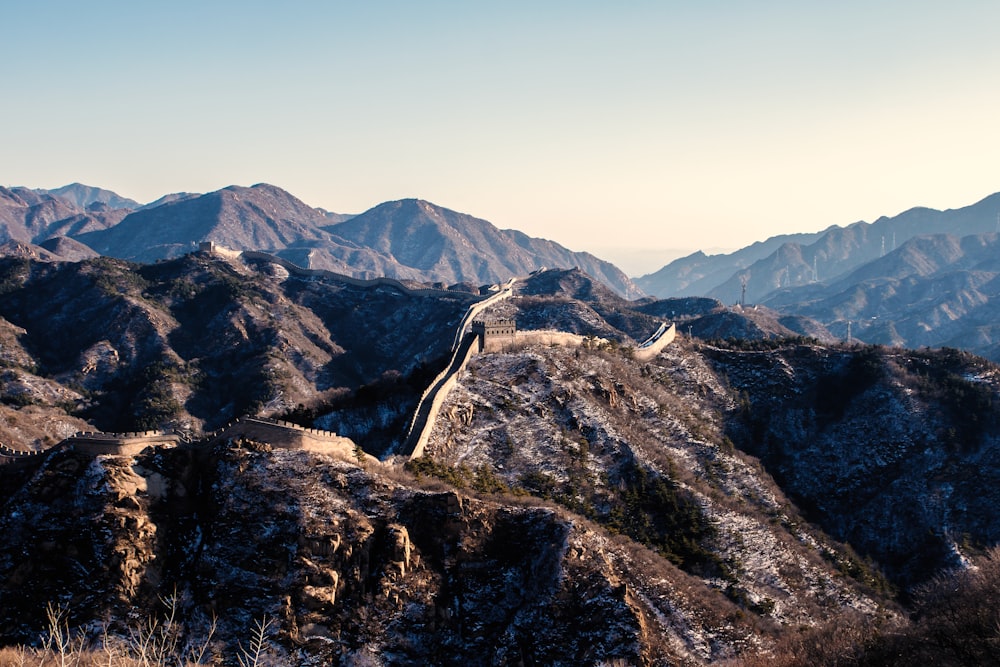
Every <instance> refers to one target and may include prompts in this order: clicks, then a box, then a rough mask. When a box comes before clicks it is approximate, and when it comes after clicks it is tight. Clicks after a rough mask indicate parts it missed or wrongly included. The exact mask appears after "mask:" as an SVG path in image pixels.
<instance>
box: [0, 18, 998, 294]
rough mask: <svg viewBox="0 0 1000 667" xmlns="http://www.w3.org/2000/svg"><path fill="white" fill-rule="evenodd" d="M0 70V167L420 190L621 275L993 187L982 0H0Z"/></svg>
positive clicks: (306, 194)
mask: <svg viewBox="0 0 1000 667" xmlns="http://www.w3.org/2000/svg"><path fill="white" fill-rule="evenodd" d="M0 62H2V63H3V65H4V67H3V71H4V82H3V84H2V88H0V90H2V93H0V94H2V103H0V122H2V126H3V129H4V140H3V142H2V144H0V184H3V185H8V186H12V185H26V186H30V187H45V188H52V187H57V186H60V185H65V184H66V183H69V182H73V181H80V182H83V183H86V184H88V185H97V186H101V187H105V188H108V189H111V190H114V191H116V192H118V193H119V194H122V195H124V196H128V197H132V198H133V199H137V200H139V201H150V200H152V199H155V198H157V197H159V196H160V195H162V194H166V193H168V192H176V191H191V192H207V191H211V190H215V189H218V188H220V187H224V186H226V185H230V184H239V185H251V184H253V183H258V182H268V183H273V184H275V185H278V186H280V187H283V188H285V189H286V190H288V191H290V192H291V193H292V194H294V195H296V196H298V197H299V198H301V199H302V200H304V201H305V202H306V203H308V204H311V205H313V206H320V207H323V208H326V209H329V210H333V211H338V212H360V211H362V210H365V209H367V208H370V207H371V206H374V205H375V204H377V203H379V202H382V201H386V200H390V199H399V198H403V197H420V198H423V199H428V200H430V201H432V202H435V203H437V204H440V205H442V206H446V207H448V208H452V209H456V210H459V211H462V212H466V213H471V214H473V215H476V216H478V217H481V218H485V219H487V220H490V221H491V222H493V223H494V224H496V225H497V226H499V227H503V228H516V229H520V230H522V231H524V232H526V233H528V234H531V235H533V236H542V237H546V238H551V239H553V240H555V241H558V242H560V243H562V244H563V245H566V246H568V247H570V248H572V249H574V250H588V251H590V252H593V253H595V254H597V255H599V256H601V257H605V258H608V259H611V260H613V261H617V262H618V263H620V265H622V266H623V268H625V269H626V270H627V271H629V272H630V273H632V274H633V275H635V274H638V273H640V272H645V271H649V270H653V269H655V268H658V267H659V266H660V265H662V264H664V263H666V260H667V259H669V258H670V256H672V255H676V254H677V253H676V252H672V251H675V250H677V249H682V250H692V249H698V248H702V249H706V250H708V249H713V248H735V247H738V246H742V245H745V244H747V243H750V242H752V241H754V240H759V239H763V238H765V237H767V236H771V235H774V234H778V233H786V232H795V231H813V230H817V229H821V228H824V227H827V226H829V225H831V224H842V225H843V224H849V223H851V222H854V221H856V220H862V219H863V220H873V219H875V218H877V217H878V216H880V215H894V214H896V213H899V212H900V211H902V210H904V209H907V208H910V207H911V206H916V205H925V206H932V207H935V208H954V207H959V206H963V205H966V204H971V203H973V202H974V201H977V200H978V199H980V198H982V197H985V196H986V195H988V194H991V193H993V192H995V191H998V190H1000V3H997V2H995V0H992V1H980V2H969V1H963V0H955V1H952V2H949V3H944V2H921V1H919V0H918V1H907V2H877V1H870V2H853V1H846V2H813V1H811V0H798V1H796V2H769V1H767V0H761V1H759V2H750V1H745V2H720V1H712V0H704V1H699V2H694V1H688V2H672V1H666V0H664V1H660V2H627V3H610V2H589V1H574V2H561V1H551V2H540V1H535V2H520V1H516V0H514V1H510V2H503V3H479V2H471V1H468V0H467V1H466V2H461V3H460V2H433V1H431V2H379V1H377V0H373V1H369V2H350V3H347V2H329V1H328V2H298V1H296V0H289V1H287V2H283V3H277V2H273V1H272V2H267V3H264V2H256V1H253V0H244V1H242V2H211V1H205V0H203V1H200V2H187V1H186V0H182V1H173V2H169V3H167V2H160V3H145V2H132V1H129V2H107V1H96V2H48V1H46V0H34V1H31V2H26V1H25V2H22V1H20V0H0ZM640 257H641V258H642V259H641V261H640V259H639V258H640ZM661 258H662V260H663V261H660V259H661Z"/></svg>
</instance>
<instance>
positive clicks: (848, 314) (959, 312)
mask: <svg viewBox="0 0 1000 667" xmlns="http://www.w3.org/2000/svg"><path fill="white" fill-rule="evenodd" d="M998 225H1000V194H994V195H991V196H989V197H987V198H985V199H983V200H981V201H979V202H978V203H976V204H973V205H971V206H967V207H964V208H960V209H956V210H948V211H936V210H932V209H927V208H915V209H911V210H909V211H906V212H904V213H901V214H900V215H898V216H895V217H892V218H880V219H878V220H877V221H875V222H874V223H870V224H869V223H863V222H859V223H855V224H853V225H850V226H848V227H831V228H830V229H827V230H825V231H824V232H820V233H817V234H807V235H799V236H794V237H775V238H773V239H769V240H768V241H766V242H762V243H758V244H754V245H752V246H749V247H747V248H744V249H742V250H739V251H737V252H734V253H731V254H729V255H716V256H711V257H709V256H705V255H702V254H698V253H696V254H694V255H691V256H689V257H685V258H682V259H678V260H676V261H674V262H672V263H671V264H669V265H667V266H666V267H664V268H663V269H661V270H660V271H657V272H656V273H653V274H650V275H647V276H643V277H641V278H637V279H636V284H637V285H638V286H639V287H641V288H642V289H643V290H645V291H646V292H648V293H651V294H656V295H658V296H660V297H667V296H681V295H684V296H687V295H704V296H711V297H715V298H718V299H722V300H725V301H726V302H728V303H739V302H741V301H742V302H743V303H744V305H745V304H748V303H753V304H761V305H763V306H767V307H770V308H773V309H775V310H777V311H779V312H781V313H783V314H785V315H801V316H805V317H808V318H812V319H814V320H816V321H818V322H820V323H821V324H823V325H824V326H825V327H826V328H827V329H828V330H829V331H830V332H831V333H832V334H833V335H834V336H837V337H838V338H841V339H844V340H846V339H856V340H862V341H865V342H869V343H878V344H885V345H896V346H903V347H920V346H925V345H926V346H933V347H942V346H943V347H957V348H962V349H967V350H970V351H973V352H975V353H977V354H981V355H984V356H987V357H989V358H991V359H995V360H996V359H1000V328H998V327H997V326H996V324H995V323H996V322H997V321H998V320H1000V300H998V297H1000V271H998V269H1000V262H998V261H997V259H996V258H997V257H998V250H1000V246H998V241H997V239H998V235H997V231H998Z"/></svg>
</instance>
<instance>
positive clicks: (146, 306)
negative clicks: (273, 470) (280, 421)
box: [0, 255, 474, 447]
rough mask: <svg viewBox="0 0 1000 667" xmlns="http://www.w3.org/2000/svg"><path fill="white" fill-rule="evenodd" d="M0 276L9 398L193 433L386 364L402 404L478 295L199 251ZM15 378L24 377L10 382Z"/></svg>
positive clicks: (382, 372)
mask: <svg viewBox="0 0 1000 667" xmlns="http://www.w3.org/2000/svg"><path fill="white" fill-rule="evenodd" d="M0 283H2V287H0V316H2V318H3V320H0V322H2V323H3V325H4V326H6V327H7V330H8V331H9V332H10V333H9V339H10V340H11V341H12V343H15V344H16V347H14V346H13V345H12V346H11V347H10V348H7V347H6V346H5V350H6V353H7V354H8V355H9V356H10V361H9V362H8V364H7V365H8V368H7V371H6V372H7V374H8V376H10V377H9V379H8V389H7V390H6V392H5V393H6V395H8V396H10V398H8V399H6V402H8V403H10V404H12V405H37V406H39V407H43V408H46V409H49V410H53V411H60V412H62V413H63V416H64V418H65V419H66V420H67V423H73V424H77V423H79V418H80V417H82V418H85V419H87V420H90V421H92V422H93V424H94V425H95V426H96V427H97V428H98V429H100V430H106V431H131V430H143V429H147V428H164V427H171V428H181V429H184V430H189V431H192V432H193V433H199V432H201V431H202V430H203V429H209V430H210V429H213V428H217V427H218V426H219V425H220V424H225V423H226V422H227V421H229V420H231V419H233V418H235V417H238V416H240V415H241V414H245V413H256V414H265V415H274V414H280V413H283V412H285V411H288V410H291V409H295V408H296V407H297V406H299V405H300V404H304V405H306V406H310V405H313V404H314V403H316V402H322V401H326V400H329V399H332V398H334V397H337V396H341V395H350V394H351V392H353V391H354V390H357V389H358V388H360V387H362V386H363V385H366V384H369V383H373V382H376V381H378V380H380V378H383V376H386V374H388V375H389V376H390V377H391V378H396V377H398V378H399V380H398V381H397V382H395V385H396V386H397V389H398V391H397V394H399V400H400V401H402V403H401V404H400V408H399V409H400V410H403V411H405V407H403V406H405V405H407V401H412V400H415V399H414V398H413V394H416V395H417V396H419V393H420V391H422V387H419V382H420V381H421V380H419V379H418V380H416V381H417V383H418V386H413V387H411V386H409V385H408V384H407V378H408V377H409V376H411V375H413V374H414V373H416V374H417V375H416V377H418V378H419V377H420V370H421V369H422V367H423V366H422V365H424V364H427V363H430V362H433V361H435V360H436V359H437V358H438V357H439V356H440V355H444V354H445V353H446V352H447V348H448V340H450V336H451V335H452V328H453V327H454V326H455V324H456V323H457V322H458V320H459V318H460V317H461V316H462V314H463V313H464V310H465V308H466V307H467V305H468V304H469V303H471V301H472V300H473V298H474V297H473V296H472V295H470V294H468V293H462V292H451V293H441V294H440V295H439V296H437V297H434V296H422V297H415V296H409V295H407V294H404V293H401V292H399V291H398V290H395V289H392V288H386V287H382V288H379V287H371V288H367V287H356V286H352V285H348V284H345V283H341V282H337V281H324V280H317V279H308V278H296V277H293V276H289V275H288V273H287V272H286V271H284V270H283V269H282V268H281V267H278V266H276V265H272V264H269V263H266V262H265V263H257V264H252V263H251V264H246V263H243V262H240V261H226V260H224V259H220V258H217V257H208V256H203V255H188V256H186V257H183V258H180V259H177V260H173V261H170V262H161V263H158V264H152V265H146V266H141V265H134V264H128V263H125V262H121V261H119V260H110V259H107V258H101V259H97V260H89V261H84V262H80V263H76V264H50V263H39V262H32V261H29V260H25V259H21V258H7V259H2V260H0ZM39 374H40V375H41V376H42V377H43V378H44V381H43V380H42V379H40V378H39V377H38V375H39ZM21 385H23V386H26V387H31V388H32V389H31V390H30V391H28V390H27V389H26V390H24V391H23V392H21V393H19V394H16V396H15V395H14V394H13V393H12V392H14V389H13V388H14V387H15V386H21ZM402 418H404V419H405V417H402ZM8 444H14V445H17V446H23V447H28V446H37V445H38V444H39V443H38V442H36V441H35V440H33V439H32V440H24V439H18V440H17V441H14V442H11V443H8Z"/></svg>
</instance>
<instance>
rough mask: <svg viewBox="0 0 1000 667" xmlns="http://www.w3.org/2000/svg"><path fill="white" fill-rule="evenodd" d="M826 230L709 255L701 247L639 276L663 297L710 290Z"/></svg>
mask: <svg viewBox="0 0 1000 667" xmlns="http://www.w3.org/2000/svg"><path fill="white" fill-rule="evenodd" d="M821 234H822V232H816V233H813V234H785V235H782V236H773V237H771V238H769V239H767V240H766V241H758V242H756V243H754V244H752V245H749V246H747V247H746V248H742V249H740V250H737V251H735V252H731V253H728V254H724V255H706V254H705V253H703V252H702V251H700V250H699V251H698V252H695V253H692V254H690V255H688V256H687V257H680V258H678V259H675V260H674V261H673V262H671V263H670V264H667V265H666V266H664V267H663V268H662V269H660V270H659V271H656V272H655V273H650V274H648V275H645V276H642V277H641V278H636V279H635V284H636V285H638V286H639V288H640V289H642V290H643V291H644V292H646V293H647V294H654V295H656V296H659V297H661V298H667V297H674V296H677V297H683V296H692V295H699V296H700V295H704V294H708V293H709V292H710V291H712V289H713V288H715V287H716V286H717V285H719V284H720V283H722V282H723V281H725V280H726V279H728V278H729V277H730V276H732V274H733V272H734V271H737V270H739V269H742V268H745V267H747V266H750V265H751V264H753V263H754V262H756V261H757V260H760V259H763V258H765V257H767V256H768V255H770V254H771V253H773V252H774V251H775V250H776V249H777V248H779V247H781V246H782V245H785V244H788V243H810V242H812V241H814V240H816V239H817V238H819V236H820V235H821Z"/></svg>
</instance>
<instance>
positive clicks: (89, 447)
mask: <svg viewBox="0 0 1000 667" xmlns="http://www.w3.org/2000/svg"><path fill="white" fill-rule="evenodd" d="M180 441H181V438H180V436H179V435H177V434H176V433H165V432H163V431H134V432H129V433H102V432H100V431H91V432H86V431H81V432H79V433H76V434H74V435H71V436H70V437H68V438H66V439H65V440H63V441H62V443H60V444H61V445H72V446H73V448H74V449H77V450H79V451H81V452H88V453H90V454H115V455H120V456H135V455H136V454H138V453H139V452H141V451H142V450H144V449H146V448H147V447H151V446H154V445H159V446H168V447H174V446H176V445H177V443H179V442H180ZM58 446H59V445H56V447H58Z"/></svg>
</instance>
